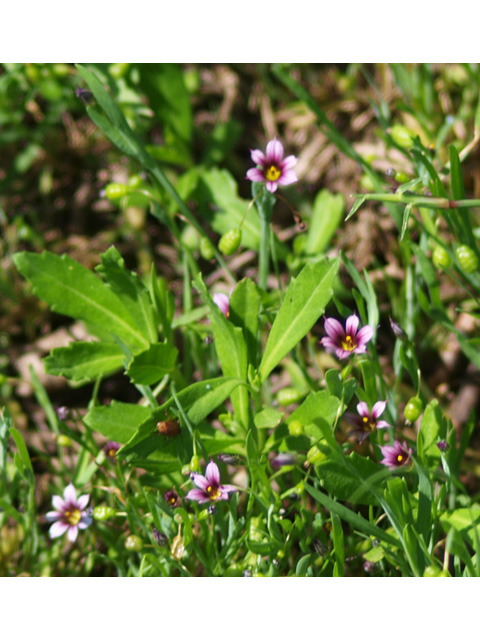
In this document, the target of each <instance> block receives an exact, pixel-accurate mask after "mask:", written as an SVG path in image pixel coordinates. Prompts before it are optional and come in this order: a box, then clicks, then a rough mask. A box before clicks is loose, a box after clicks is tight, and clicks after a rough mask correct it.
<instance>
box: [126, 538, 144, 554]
mask: <svg viewBox="0 0 480 640" xmlns="http://www.w3.org/2000/svg"><path fill="white" fill-rule="evenodd" d="M124 546H125V549H126V550H127V551H141V549H142V547H143V542H142V539H141V538H140V536H136V535H131V536H128V538H127V539H126V540H125V544H124Z"/></svg>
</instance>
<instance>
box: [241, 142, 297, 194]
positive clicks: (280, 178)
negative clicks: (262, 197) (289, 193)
mask: <svg viewBox="0 0 480 640" xmlns="http://www.w3.org/2000/svg"><path fill="white" fill-rule="evenodd" d="M283 154H284V151H283V145H282V143H281V142H280V141H279V140H277V139H276V138H274V139H273V140H270V142H269V143H268V144H267V150H266V153H263V151H260V149H255V150H254V151H251V156H252V160H253V162H254V163H255V164H256V165H257V167H256V168H255V169H249V170H248V171H247V178H248V179H249V180H251V181H252V182H265V183H266V187H267V189H268V190H269V191H270V193H275V191H276V190H277V188H278V185H281V186H287V185H289V184H293V183H294V182H297V179H298V178H297V176H296V174H295V171H293V167H294V166H295V165H296V164H297V158H295V156H287V157H286V158H284V157H283Z"/></svg>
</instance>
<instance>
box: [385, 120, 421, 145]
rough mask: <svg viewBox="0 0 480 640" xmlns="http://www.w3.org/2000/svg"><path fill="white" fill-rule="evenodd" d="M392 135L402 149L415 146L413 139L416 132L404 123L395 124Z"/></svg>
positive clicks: (391, 131)
mask: <svg viewBox="0 0 480 640" xmlns="http://www.w3.org/2000/svg"><path fill="white" fill-rule="evenodd" d="M390 135H391V136H392V140H393V141H394V142H395V144H398V146H399V147H402V149H410V147H412V146H413V139H414V137H415V134H414V133H413V131H412V130H411V129H409V128H408V127H405V126H403V124H394V125H393V127H392V128H391V129H390Z"/></svg>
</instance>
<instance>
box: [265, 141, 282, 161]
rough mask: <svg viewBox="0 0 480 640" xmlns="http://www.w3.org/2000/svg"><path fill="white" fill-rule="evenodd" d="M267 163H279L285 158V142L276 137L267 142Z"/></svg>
mask: <svg viewBox="0 0 480 640" xmlns="http://www.w3.org/2000/svg"><path fill="white" fill-rule="evenodd" d="M266 160H267V164H276V165H279V164H280V163H281V162H282V160H283V144H282V143H281V142H280V141H279V140H277V139H276V138H274V139H273V140H270V142H269V143H268V144H267V158H266Z"/></svg>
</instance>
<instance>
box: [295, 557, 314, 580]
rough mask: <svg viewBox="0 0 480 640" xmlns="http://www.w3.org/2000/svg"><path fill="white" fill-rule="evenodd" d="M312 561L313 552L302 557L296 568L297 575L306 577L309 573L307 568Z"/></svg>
mask: <svg viewBox="0 0 480 640" xmlns="http://www.w3.org/2000/svg"><path fill="white" fill-rule="evenodd" d="M311 561H312V554H311V553H309V554H307V555H306V556H303V557H302V558H300V560H299V561H298V562H297V566H296V568H295V575H296V576H297V578H304V577H305V576H306V575H307V570H308V567H309V566H310V562H311Z"/></svg>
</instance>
